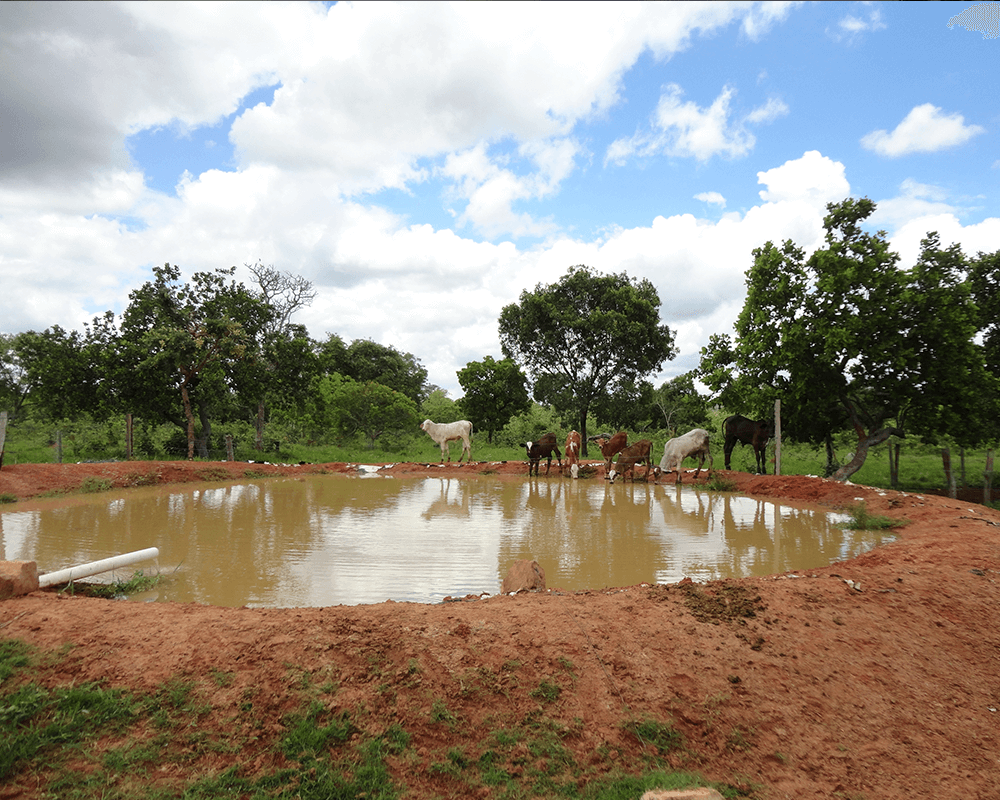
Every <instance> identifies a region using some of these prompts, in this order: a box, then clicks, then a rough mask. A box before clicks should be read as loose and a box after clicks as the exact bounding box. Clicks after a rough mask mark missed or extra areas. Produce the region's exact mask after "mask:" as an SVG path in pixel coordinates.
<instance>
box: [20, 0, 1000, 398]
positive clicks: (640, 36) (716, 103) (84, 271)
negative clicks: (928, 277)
mask: <svg viewBox="0 0 1000 800" xmlns="http://www.w3.org/2000/svg"><path fill="white" fill-rule="evenodd" d="M998 17H1000V3H996V2H992V3H971V2H939V3H909V2H904V3H897V2H888V3H877V2H876V3H855V2H843V3H841V2H822V3H815V2H809V3H795V2H789V3H784V2H774V3H721V2H719V3H693V4H681V3H650V4H643V3H640V4H630V3H624V2H616V3H613V4H603V3H554V4H546V3H530V4H529V3H502V2H501V3H466V2H463V3H456V4H437V3H402V4H398V5H397V4H392V3H384V2H379V3H356V4H351V3H338V4H335V5H331V4H326V3H295V2H282V3H273V4H263V3H237V2H230V3H175V2H171V3H158V2H140V3H114V2H108V3H72V2H5V3H0V75H3V80H2V81H0V286H2V289H3V291H2V292H0V333H8V334H10V333H17V332H20V331H26V330H37V331H41V330H44V329H45V328H48V327H51V326H53V325H60V326H62V327H63V328H65V329H75V330H81V331H82V330H83V324H84V323H85V322H87V321H89V320H91V319H92V318H93V317H95V316H99V315H101V314H103V313H104V312H106V311H108V310H110V311H113V312H115V313H116V314H120V313H121V312H122V311H123V310H124V309H125V308H126V307H127V306H128V295H129V293H130V292H131V291H133V290H134V289H137V288H138V287H140V286H141V285H142V284H143V283H145V282H146V281H147V280H150V279H151V278H152V272H151V270H152V267H153V266H156V265H162V264H164V263H167V262H169V263H171V264H175V265H177V266H178V267H180V269H181V270H182V273H183V275H184V276H185V278H187V277H189V276H190V275H191V274H193V273H194V272H199V271H207V270H213V269H216V268H226V267H231V266H236V267H237V268H238V269H237V277H238V278H239V279H240V280H243V281H244V282H245V283H247V284H248V285H251V284H252V280H251V277H250V274H249V272H248V271H247V270H246V268H245V265H247V264H251V265H252V264H254V263H257V262H260V263H262V264H264V265H265V266H271V267H274V268H275V269H277V270H279V271H285V272H289V273H292V274H294V275H300V276H302V277H304V278H306V279H307V280H309V281H311V282H312V284H313V287H314V289H315V290H316V292H317V296H316V298H315V300H314V301H313V302H312V304H311V305H310V306H308V307H307V308H304V309H302V310H301V311H300V312H299V313H298V314H297V315H296V317H295V318H294V319H293V321H295V322H298V323H301V324H303V325H305V326H306V328H307V329H308V331H309V334H310V335H311V336H312V337H313V338H315V339H318V340H325V339H326V337H327V336H328V335H329V334H337V335H339V336H340V337H341V338H342V339H344V340H345V341H346V342H350V341H352V340H354V339H372V340H374V341H376V342H380V343H382V344H384V345H390V346H392V347H394V348H396V349H397V350H399V351H401V352H406V353H411V354H413V355H414V356H415V357H416V358H417V359H418V360H419V361H420V362H421V364H422V365H423V366H424V367H425V368H426V369H427V371H428V381H429V382H430V383H431V384H433V385H436V386H438V387H441V388H443V389H445V390H446V391H447V393H448V396H449V397H451V398H453V399H457V398H458V397H460V396H461V395H462V390H461V387H460V386H459V384H458V379H457V376H456V372H457V371H458V370H459V369H461V368H462V367H464V366H465V365H466V364H467V363H469V362H470V361H479V360H482V359H483V358H484V357H485V356H493V357H494V358H500V357H501V356H502V353H501V350H500V345H499V338H498V333H497V320H498V318H499V316H500V312H501V310H502V309H503V307H504V306H506V305H509V304H511V303H516V302H518V301H519V298H520V296H521V293H522V292H525V291H529V292H530V291H533V290H534V289H535V288H536V287H537V286H539V285H548V284H552V283H555V282H557V281H558V280H560V278H562V277H563V276H564V275H565V273H566V270H567V269H568V268H569V267H572V266H575V265H579V264H585V265H587V266H589V267H591V268H593V269H594V270H597V271H599V272H601V273H604V274H611V273H616V274H617V273H622V272H624V273H626V274H627V275H628V276H629V277H630V278H632V279H633V280H639V279H643V278H647V279H649V280H650V281H652V283H653V284H654V285H655V287H656V288H657V290H658V292H659V296H660V299H661V301H662V305H661V309H660V313H661V319H662V321H663V322H664V323H666V324H667V325H668V326H669V327H670V329H671V331H672V332H673V333H674V335H675V338H676V345H677V346H678V348H679V355H678V356H677V357H676V358H675V359H673V360H672V361H668V362H666V363H665V364H664V366H663V369H662V371H661V372H660V373H658V374H656V375H653V376H650V379H651V380H652V382H653V383H654V385H657V386H658V385H659V384H660V383H662V382H663V381H665V380H669V379H671V378H673V377H676V376H677V375H680V374H683V373H685V372H688V371H689V370H691V369H694V368H695V367H696V366H697V365H698V361H699V356H700V350H701V348H702V347H704V346H705V345H706V344H707V343H708V340H709V337H710V336H711V335H712V334H716V333H730V334H731V333H732V332H733V323H734V322H735V320H736V317H737V316H738V314H739V312H740V310H741V309H742V307H743V301H744V297H745V285H744V274H745V272H746V270H747V269H748V268H749V267H750V266H751V263H752V259H753V255H752V251H753V249H754V248H755V247H759V246H761V245H763V244H764V243H766V242H768V241H772V242H775V243H779V242H783V241H785V240H786V239H792V240H793V241H794V242H795V243H796V244H797V245H799V246H800V247H803V248H804V249H805V250H806V252H807V253H808V252H811V251H812V250H813V249H815V248H816V247H818V246H820V245H821V243H822V236H823V228H822V221H823V216H824V215H825V213H826V205H827V203H831V202H838V201H841V200H843V199H845V198H847V197H855V198H860V197H868V198H870V199H872V200H874V201H875V202H876V204H877V210H876V212H875V215H874V216H873V218H872V219H871V220H870V222H871V225H870V228H871V230H873V231H874V230H884V231H886V233H887V234H888V236H889V239H890V241H891V243H892V246H893V247H894V249H895V250H896V251H897V252H898V253H899V254H900V255H901V263H900V266H901V267H904V268H905V267H908V266H910V265H912V264H913V262H914V260H915V258H916V257H917V254H918V252H919V246H920V240H921V239H922V238H923V237H924V236H926V234H927V233H928V232H930V231H937V232H938V233H939V234H940V236H941V241H942V244H943V245H944V246H947V245H950V244H951V243H953V242H957V243H959V244H960V245H961V246H962V248H963V250H964V251H965V252H966V253H967V254H970V255H973V254H975V253H977V252H980V251H983V252H993V251H995V250H998V249H1000V102H998V100H997V98H998V97H1000V91H998V89H1000V77H998V76H1000V38H998V35H997V20H998Z"/></svg>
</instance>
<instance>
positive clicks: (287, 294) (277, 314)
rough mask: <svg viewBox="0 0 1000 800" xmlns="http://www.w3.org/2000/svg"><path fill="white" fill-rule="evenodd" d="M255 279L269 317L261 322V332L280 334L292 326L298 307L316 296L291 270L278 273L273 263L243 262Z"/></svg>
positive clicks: (310, 284)
mask: <svg viewBox="0 0 1000 800" xmlns="http://www.w3.org/2000/svg"><path fill="white" fill-rule="evenodd" d="M243 266H245V267H246V268H247V269H248V270H250V274H251V275H253V277H254V280H255V281H256V282H257V289H258V296H259V298H260V299H261V301H262V302H263V303H264V305H266V306H267V307H268V308H270V309H271V316H270V318H269V319H268V320H267V321H266V322H265V324H264V333H267V334H280V333H285V332H287V331H288V330H289V329H290V328H291V327H292V322H291V317H292V314H294V313H295V312H296V311H298V310H299V309H300V308H305V307H306V306H308V305H311V304H312V301H313V300H315V299H316V290H315V289H313V285H312V281H309V280H306V279H305V278H303V277H302V276H301V275H293V274H292V273H291V272H279V271H278V270H276V269H275V268H274V266H273V265H272V266H270V267H265V266H264V265H263V264H261V263H260V262H259V261H258V262H257V263H256V264H253V265H250V264H244V265H243Z"/></svg>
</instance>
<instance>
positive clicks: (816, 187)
mask: <svg viewBox="0 0 1000 800" xmlns="http://www.w3.org/2000/svg"><path fill="white" fill-rule="evenodd" d="M757 182H758V183H763V184H764V185H765V186H767V188H766V189H763V190H761V192H760V197H761V199H762V200H765V201H767V202H771V203H779V202H782V201H789V202H797V201H805V202H807V203H809V204H811V205H814V206H815V205H820V206H825V204H826V203H832V202H837V201H839V200H843V199H844V198H845V197H847V196H848V195H849V194H850V192H851V186H850V184H849V183H848V182H847V178H846V177H845V175H844V165H843V164H841V163H840V162H838V161H833V160H832V159H830V158H828V157H826V156H824V155H822V154H821V153H819V151H817V150H810V151H808V152H806V153H803V154H802V158H799V159H795V160H794V161H786V162H785V163H784V164H782V165H781V166H780V167H775V168H774V169H769V170H765V171H763V172H758V173H757Z"/></svg>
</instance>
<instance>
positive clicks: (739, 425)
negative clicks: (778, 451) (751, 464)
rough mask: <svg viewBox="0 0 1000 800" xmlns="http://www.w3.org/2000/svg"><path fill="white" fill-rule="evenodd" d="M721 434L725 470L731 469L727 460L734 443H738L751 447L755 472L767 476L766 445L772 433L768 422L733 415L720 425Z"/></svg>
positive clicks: (734, 445)
mask: <svg viewBox="0 0 1000 800" xmlns="http://www.w3.org/2000/svg"><path fill="white" fill-rule="evenodd" d="M722 433H723V435H724V436H725V437H726V441H725V444H724V445H723V448H722V449H723V451H724V452H725V454H726V469H732V467H730V466H729V458H730V456H731V455H732V453H733V448H734V447H736V443H737V442H739V443H740V444H741V445H744V444H748V445H750V446H751V447H753V452H754V455H755V456H756V458H757V472H758V473H760V474H763V475H767V443H768V441H769V440H770V438H771V436H772V435H773V433H774V431H773V430H772V428H771V423H770V422H768V421H767V420H766V419H759V420H757V421H754V420H752V419H747V418H746V417H741V416H740V415H739V414H733V416H731V417H726V421H725V422H723V423H722Z"/></svg>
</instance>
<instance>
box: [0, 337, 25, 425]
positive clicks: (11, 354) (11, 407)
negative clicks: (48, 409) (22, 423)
mask: <svg viewBox="0 0 1000 800" xmlns="http://www.w3.org/2000/svg"><path fill="white" fill-rule="evenodd" d="M21 335H23V334H12V333H10V334H8V333H0V411H7V412H9V413H10V415H11V416H12V417H16V416H17V415H18V414H19V413H20V411H21V407H22V406H23V405H24V401H25V400H26V399H27V397H28V391H29V390H30V389H31V383H30V381H29V378H28V371H27V369H25V366H24V362H23V360H22V358H21V354H20V353H19V352H18V346H17V340H18V336H21Z"/></svg>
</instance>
